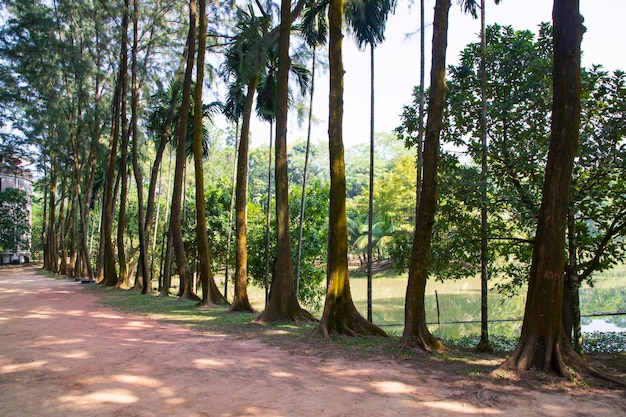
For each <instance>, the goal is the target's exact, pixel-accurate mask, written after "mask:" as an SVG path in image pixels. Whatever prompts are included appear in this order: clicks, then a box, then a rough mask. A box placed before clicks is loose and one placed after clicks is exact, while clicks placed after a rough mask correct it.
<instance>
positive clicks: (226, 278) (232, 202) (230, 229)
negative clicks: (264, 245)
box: [224, 120, 239, 299]
mask: <svg viewBox="0 0 626 417" xmlns="http://www.w3.org/2000/svg"><path fill="white" fill-rule="evenodd" d="M236 125H237V127H236V129H235V152H234V153H233V176H232V183H231V191H230V210H229V211H228V237H227V240H226V266H225V268H224V297H225V298H226V299H228V281H229V279H230V275H229V270H230V249H231V240H232V234H233V211H235V191H236V188H237V148H238V146H237V145H238V142H239V120H237V123H236Z"/></svg>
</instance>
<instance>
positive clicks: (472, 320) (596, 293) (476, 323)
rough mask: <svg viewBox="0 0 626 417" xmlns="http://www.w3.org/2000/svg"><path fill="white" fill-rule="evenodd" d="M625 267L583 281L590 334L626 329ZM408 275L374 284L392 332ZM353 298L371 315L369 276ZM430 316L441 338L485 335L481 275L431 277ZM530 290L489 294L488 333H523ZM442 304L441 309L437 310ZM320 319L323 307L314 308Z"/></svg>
mask: <svg viewBox="0 0 626 417" xmlns="http://www.w3.org/2000/svg"><path fill="white" fill-rule="evenodd" d="M625 272H626V267H621V268H619V269H618V272H617V273H615V272H611V271H609V272H608V273H605V274H602V275H600V276H599V277H598V278H596V279H595V280H594V286H593V288H591V287H590V286H589V285H587V284H584V285H583V287H582V288H581V289H580V303H581V312H582V315H583V316H584V317H583V318H582V320H581V321H582V330H583V332H585V333H591V332H594V331H599V332H626V314H623V315H602V314H613V313H616V312H622V313H624V312H626V274H625ZM406 284H407V276H406V274H404V275H403V276H398V277H396V278H374V280H373V283H372V294H373V298H374V300H373V303H372V315H373V320H374V323H376V324H377V325H379V326H382V327H383V329H384V330H385V331H386V332H388V333H391V334H398V335H399V334H401V333H402V329H403V323H404V298H405V292H406ZM350 287H351V289H352V298H353V300H354V303H355V305H356V307H357V309H358V310H359V311H360V312H361V314H362V315H363V316H364V317H365V316H366V314H367V279H366V278H361V277H351V278H350ZM249 297H250V301H251V302H252V304H253V305H254V306H255V307H256V308H257V309H262V308H263V305H264V302H263V300H264V291H263V289H260V288H250V289H249ZM425 301H426V320H427V322H428V323H429V328H430V330H431V331H432V332H433V333H434V334H435V335H437V336H439V337H442V338H449V339H458V338H461V337H463V336H468V335H476V334H480V279H478V278H472V279H464V280H458V281H449V282H445V283H442V282H437V281H435V280H429V281H428V283H427V285H426V300H425ZM525 302H526V288H523V289H520V290H519V292H518V294H516V295H513V296H508V295H507V296H505V295H501V294H498V293H497V292H496V291H495V290H492V291H490V293H489V333H490V334H492V335H501V336H507V337H518V336H519V333H520V328H521V318H522V317H523V316H524V307H525ZM437 304H438V305H439V308H437ZM313 314H314V315H316V316H317V317H319V316H321V311H315V312H313Z"/></svg>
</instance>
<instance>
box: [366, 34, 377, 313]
mask: <svg viewBox="0 0 626 417" xmlns="http://www.w3.org/2000/svg"><path fill="white" fill-rule="evenodd" d="M374 49H375V48H374V44H371V43H370V187H369V196H368V199H367V320H368V321H369V322H370V323H373V322H374V319H373V317H372V263H373V258H372V228H373V225H374Z"/></svg>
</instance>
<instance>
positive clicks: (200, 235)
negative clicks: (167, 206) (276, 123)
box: [193, 0, 227, 305]
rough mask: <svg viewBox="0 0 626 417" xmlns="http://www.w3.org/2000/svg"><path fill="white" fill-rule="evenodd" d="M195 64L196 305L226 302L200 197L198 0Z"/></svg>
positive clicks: (202, 42)
mask: <svg viewBox="0 0 626 417" xmlns="http://www.w3.org/2000/svg"><path fill="white" fill-rule="evenodd" d="M198 5H199V8H200V10H199V18H198V24H199V25H200V28H199V30H198V65H197V69H196V86H195V90H194V112H195V115H194V119H193V160H194V164H195V171H196V239H197V242H198V260H199V262H200V282H201V283H202V300H201V301H200V305H208V304H209V303H210V304H227V302H226V299H225V298H224V296H223V295H222V294H221V293H220V290H219V289H218V288H217V285H216V284H215V278H214V277H213V270H212V268H211V251H210V248H209V238H208V236H207V226H206V203H205V199H204V169H203V166H202V119H203V114H202V87H203V86H204V56H205V53H206V30H207V28H206V26H207V17H206V0H198Z"/></svg>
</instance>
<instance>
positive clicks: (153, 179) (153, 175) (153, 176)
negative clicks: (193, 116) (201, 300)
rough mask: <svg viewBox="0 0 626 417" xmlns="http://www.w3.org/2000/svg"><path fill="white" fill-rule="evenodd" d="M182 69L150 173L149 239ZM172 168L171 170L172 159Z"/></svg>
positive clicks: (147, 211) (147, 218)
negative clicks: (159, 178)
mask: <svg viewBox="0 0 626 417" xmlns="http://www.w3.org/2000/svg"><path fill="white" fill-rule="evenodd" d="M180 69H181V70H180V71H179V72H178V73H177V75H176V77H175V81H174V88H173V89H172V97H171V99H170V105H169V108H168V110H167V116H166V117H165V123H164V124H163V126H162V127H161V133H160V139H159V146H158V148H157V151H156V155H155V157H154V162H153V163H152V169H151V171H150V185H149V187H148V201H147V203H146V225H145V231H146V232H145V233H146V237H147V238H148V239H149V237H150V234H151V233H152V227H153V226H155V232H154V238H155V239H156V235H157V233H156V232H157V231H156V229H158V225H159V223H158V220H159V219H158V214H157V216H156V217H157V218H156V219H155V214H154V212H155V205H156V204H158V201H157V199H156V188H157V187H156V186H157V180H158V177H159V172H160V168H161V164H162V161H163V154H164V152H165V148H166V147H167V144H168V143H169V141H170V134H171V128H172V123H173V121H174V116H175V113H176V103H177V102H178V91H179V90H180V84H181V82H182V74H183V73H184V60H183V61H182V62H181V67H180ZM170 155H171V154H170ZM170 168H171V157H170ZM170 180H171V175H169V174H168V188H167V191H168V192H167V194H168V195H167V197H168V200H167V201H169V190H170V188H169V187H170ZM166 217H167V215H166ZM163 230H166V228H165V226H164V227H163ZM155 241H156V240H155ZM152 252H153V253H152V257H153V258H154V248H153V250H152ZM150 276H152V269H151V270H150ZM160 289H161V288H160V287H159V290H160Z"/></svg>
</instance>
